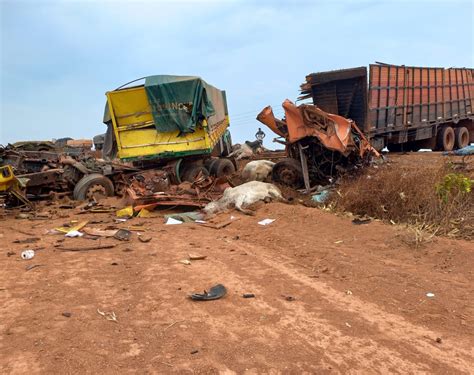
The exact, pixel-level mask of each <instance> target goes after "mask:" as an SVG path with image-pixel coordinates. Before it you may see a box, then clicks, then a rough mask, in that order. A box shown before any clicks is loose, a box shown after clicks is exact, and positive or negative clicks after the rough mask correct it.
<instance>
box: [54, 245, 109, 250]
mask: <svg viewBox="0 0 474 375" xmlns="http://www.w3.org/2000/svg"><path fill="white" fill-rule="evenodd" d="M115 246H116V245H115V244H110V245H98V246H89V247H65V246H56V248H57V249H59V250H61V251H91V250H104V249H112V248H114V247H115Z"/></svg>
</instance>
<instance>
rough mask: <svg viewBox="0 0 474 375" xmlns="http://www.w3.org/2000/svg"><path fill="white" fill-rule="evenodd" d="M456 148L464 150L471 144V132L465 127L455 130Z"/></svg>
mask: <svg viewBox="0 0 474 375" xmlns="http://www.w3.org/2000/svg"><path fill="white" fill-rule="evenodd" d="M454 135H455V138H456V148H464V147H466V146H467V145H468V144H469V130H467V128H465V127H464V126H463V127H461V128H456V129H454Z"/></svg>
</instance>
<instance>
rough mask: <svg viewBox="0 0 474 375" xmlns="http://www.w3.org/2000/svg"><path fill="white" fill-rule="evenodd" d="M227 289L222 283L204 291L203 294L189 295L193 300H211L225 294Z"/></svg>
mask: <svg viewBox="0 0 474 375" xmlns="http://www.w3.org/2000/svg"><path fill="white" fill-rule="evenodd" d="M226 293H227V289H226V288H225V286H224V285H222V284H217V285H215V286H213V287H212V288H211V289H209V292H206V291H204V293H203V294H200V293H194V294H191V295H190V296H189V298H191V299H192V300H194V301H212V300H215V299H219V298H222V297H224V296H225V294H226Z"/></svg>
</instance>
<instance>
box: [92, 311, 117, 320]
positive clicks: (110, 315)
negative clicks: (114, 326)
mask: <svg viewBox="0 0 474 375" xmlns="http://www.w3.org/2000/svg"><path fill="white" fill-rule="evenodd" d="M97 313H98V314H99V315H102V316H103V317H104V318H105V319H107V320H110V321H112V322H115V323H118V320H117V316H116V315H115V312H113V311H112V312H111V313H108V312H104V311H100V310H99V309H97Z"/></svg>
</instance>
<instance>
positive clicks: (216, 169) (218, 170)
mask: <svg viewBox="0 0 474 375" xmlns="http://www.w3.org/2000/svg"><path fill="white" fill-rule="evenodd" d="M210 168H211V169H210V170H209V172H211V175H213V176H216V177H222V176H230V175H231V174H232V173H234V172H235V166H234V163H232V161H230V160H229V159H217V160H215V161H214V163H212V165H211V167H210Z"/></svg>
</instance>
